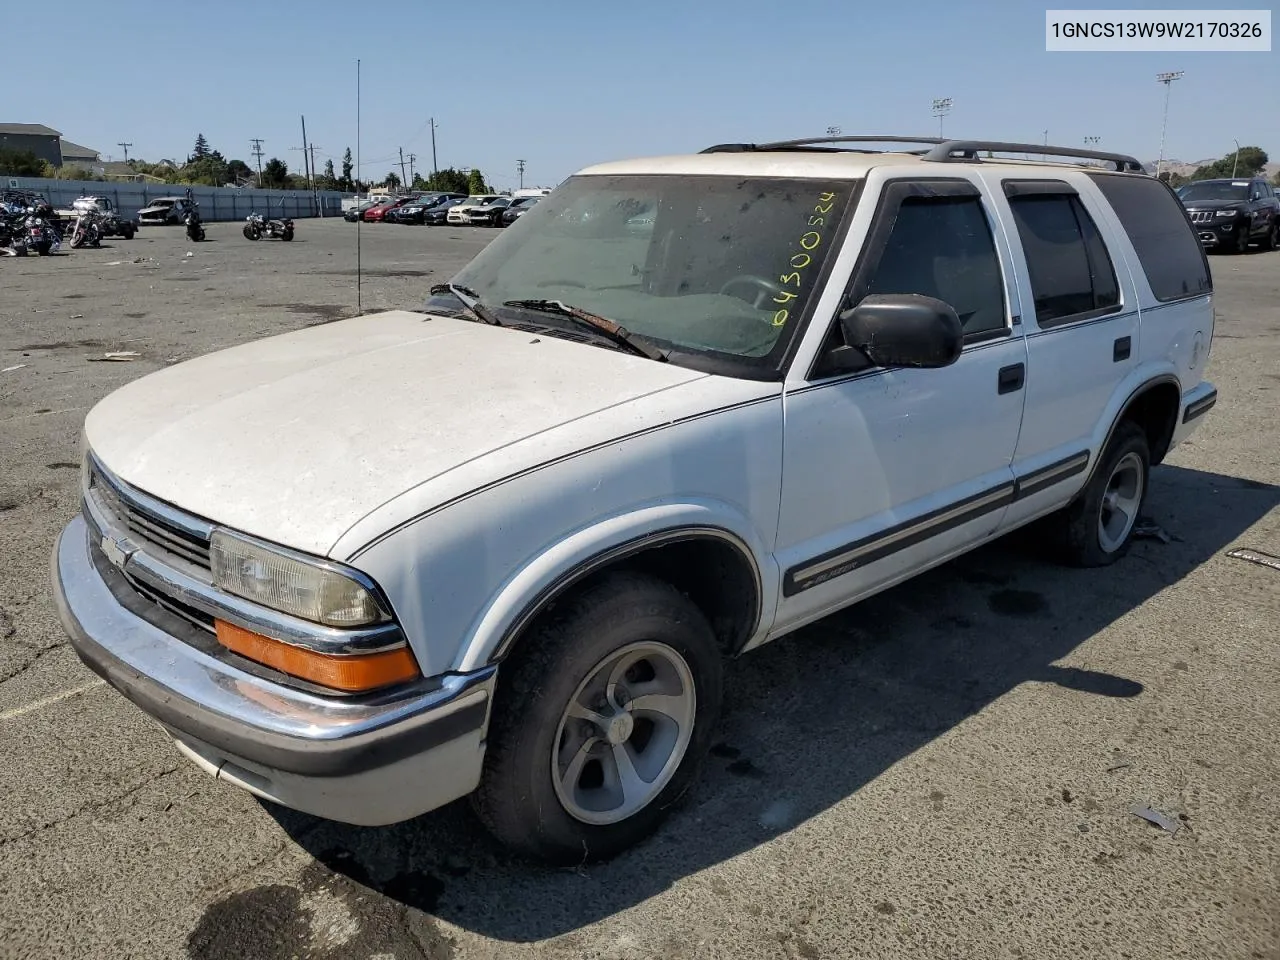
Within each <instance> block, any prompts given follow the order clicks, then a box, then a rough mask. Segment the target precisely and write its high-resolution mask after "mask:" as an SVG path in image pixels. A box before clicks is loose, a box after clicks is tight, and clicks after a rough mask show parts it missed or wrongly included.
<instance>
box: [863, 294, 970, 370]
mask: <svg viewBox="0 0 1280 960" xmlns="http://www.w3.org/2000/svg"><path fill="white" fill-rule="evenodd" d="M840 330H841V333H842V334H843V335H844V342H845V344H846V345H847V346H848V347H853V348H855V349H856V350H858V351H859V352H861V353H862V354H863V355H865V356H866V358H867V359H868V360H870V361H871V362H872V363H873V364H875V365H876V366H878V367H918V368H919V367H947V366H950V365H951V364H953V363H955V362H956V360H958V359H959V358H960V351H961V350H962V349H964V329H963V328H962V327H961V325H960V318H959V317H958V316H957V315H956V311H955V309H954V308H953V307H952V306H951V305H950V304H947V303H944V302H943V301H941V300H936V299H934V298H933V297H922V296H920V295H918V294H914V293H891V294H873V295H871V296H869V297H866V298H864V299H863V300H862V302H861V303H859V304H858V305H857V306H856V307H853V308H852V309H849V310H845V311H844V312H843V313H841V314H840Z"/></svg>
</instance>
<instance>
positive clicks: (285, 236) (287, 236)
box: [280, 230, 293, 243]
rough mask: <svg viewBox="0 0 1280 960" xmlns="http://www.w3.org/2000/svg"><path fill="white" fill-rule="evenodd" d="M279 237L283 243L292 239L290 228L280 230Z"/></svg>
mask: <svg viewBox="0 0 1280 960" xmlns="http://www.w3.org/2000/svg"><path fill="white" fill-rule="evenodd" d="M280 239H281V240H283V241H284V242H285V243H288V242H289V241H290V240H292V239H293V231H292V230H283V231H281V233H280Z"/></svg>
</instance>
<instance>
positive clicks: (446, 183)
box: [426, 167, 471, 193]
mask: <svg viewBox="0 0 1280 960" xmlns="http://www.w3.org/2000/svg"><path fill="white" fill-rule="evenodd" d="M426 184H427V189H428V190H441V191H443V192H445V193H469V192H470V190H469V188H470V186H471V183H470V178H469V177H468V176H467V173H466V171H465V170H455V169H453V167H446V168H445V169H443V170H438V171H436V172H435V173H433V174H432V175H431V176H429V177H427V181H426Z"/></svg>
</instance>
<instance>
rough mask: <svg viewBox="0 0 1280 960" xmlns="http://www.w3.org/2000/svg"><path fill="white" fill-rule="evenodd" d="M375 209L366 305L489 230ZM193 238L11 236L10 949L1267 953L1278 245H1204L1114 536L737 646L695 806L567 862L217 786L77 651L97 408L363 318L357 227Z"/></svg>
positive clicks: (690, 954)
mask: <svg viewBox="0 0 1280 960" xmlns="http://www.w3.org/2000/svg"><path fill="white" fill-rule="evenodd" d="M360 229H361V238H362V255H361V262H362V267H363V269H362V278H361V283H360V292H359V299H360V306H362V307H363V309H364V310H366V311H369V310H379V309H390V308H414V307H417V306H419V305H420V304H421V303H422V301H423V300H424V299H425V298H426V288H427V287H428V286H429V285H430V284H432V283H434V282H439V281H441V280H444V279H447V278H448V277H449V275H450V274H451V273H452V272H453V270H455V269H456V268H457V267H459V266H461V265H462V264H463V263H465V262H466V261H467V260H468V259H469V258H470V257H471V256H473V255H474V254H475V253H476V252H477V251H478V250H479V249H481V248H482V246H483V245H484V244H485V243H487V242H488V241H489V240H490V239H492V237H493V236H494V235H495V231H491V230H485V229H468V228H449V227H444V228H423V227H400V226H395V225H366V226H363V227H361V228H360ZM208 233H209V238H210V239H209V241H208V242H205V243H199V244H191V243H188V242H187V241H186V240H185V238H184V237H183V235H182V231H181V229H180V228H179V229H165V228H153V229H147V230H144V231H142V232H141V233H140V234H139V235H138V237H137V238H135V239H134V240H132V241H123V240H114V241H107V242H106V244H105V245H104V247H103V248H102V249H100V250H87V251H86V250H79V251H72V252H69V253H67V254H66V255H64V256H56V257H50V258H34V257H32V258H27V259H25V260H17V259H5V260H0V464H2V465H3V466H2V467H0V757H3V762H0V958H62V957H76V958H80V957H84V958H102V957H122V958H123V957H146V958H168V957H173V958H191V960H207V958H255V960H259V958H260V960H277V958H289V957H306V958H321V960H330V958H332V960H339V958H341V960H347V958H351V960H374V958H389V957H391V958H401V957H429V958H433V960H445V958H448V960H455V958H456V960H462V958H508V957H511V958H548V960H550V958H556V960H560V958H566V960H567V958H598V960H605V958H609V960H641V958H644V960H648V958H664V960H676V958H682V960H683V958H720V957H731V958H735V960H747V958H757V957H759V958H775V957H776V958H801V960H818V958H850V957H872V958H878V960H879V958H885V960H889V958H899V957H901V958H912V960H918V958H921V957H929V958H933V957H938V958H974V960H1001V958H1010V960H1012V958H1021V960H1029V958H1032V957H1034V958H1036V960H1049V958H1073V960H1075V958H1079V957H1084V956H1088V957H1107V958H1110V957H1117V958H1119V957H1127V958H1134V960H1138V958H1142V960H1147V958H1150V960H1170V958H1175V957H1189V958H1191V957H1194V958H1198V960H1199V958H1232V960H1234V958H1239V960H1280V790H1278V789H1277V784H1280V747H1278V746H1277V731H1278V730H1280V724H1278V722H1277V721H1278V720H1280V654H1278V652H1277V651H1278V645H1277V638H1278V637H1280V571H1277V570H1275V569H1271V568H1268V567H1265V566H1261V565H1257V564H1253V563H1248V562H1246V561H1243V560H1240V559H1235V558H1231V557H1228V556H1227V555H1226V552H1227V551H1228V550H1231V549H1232V548H1236V547H1248V548H1253V549H1255V550H1261V551H1267V552H1270V553H1273V554H1280V511H1277V509H1276V508H1277V505H1280V442H1278V441H1280V416H1278V414H1280V253H1262V252H1257V253H1253V254H1250V255H1247V256H1214V257H1212V258H1211V260H1210V262H1211V265H1212V267H1213V272H1214V278H1215V282H1216V285H1217V290H1218V293H1217V329H1216V336H1215V341H1214V345H1213V352H1212V355H1211V362H1210V373H1209V375H1210V378H1211V379H1213V380H1214V381H1215V382H1216V384H1217V386H1218V388H1219V391H1220V399H1219V402H1218V405H1217V406H1216V407H1215V409H1214V410H1213V411H1211V413H1210V414H1209V415H1208V417H1207V419H1206V422H1205V423H1204V425H1203V426H1202V427H1201V429H1200V431H1199V432H1198V433H1197V434H1196V435H1195V436H1194V438H1193V439H1192V441H1191V442H1190V443H1188V444H1186V445H1185V446H1183V447H1181V448H1179V449H1178V450H1177V451H1176V452H1175V453H1174V454H1173V455H1172V456H1171V457H1170V459H1169V462H1168V463H1167V465H1165V466H1162V467H1160V468H1158V469H1157V470H1156V471H1155V472H1154V474H1153V479H1152V490H1151V494H1150V498H1149V501H1148V514H1149V520H1150V521H1151V523H1150V527H1151V530H1150V533H1149V535H1148V536H1146V537H1144V538H1143V539H1141V540H1140V541H1139V542H1137V543H1136V544H1135V546H1134V549H1133V552H1132V554H1131V555H1130V556H1129V557H1128V558H1126V559H1125V560H1124V561H1123V562H1122V563H1120V564H1119V565H1117V566H1115V567H1113V568H1109V569H1105V570H1064V569H1062V568H1059V567H1056V566H1054V565H1052V564H1050V563H1047V562H1046V561H1045V560H1043V559H1042V558H1041V555H1040V552H1039V551H1038V549H1037V546H1038V545H1037V544H1036V543H1035V542H1034V538H1032V537H1028V536H1022V537H1014V538H1010V539H1009V540H1006V541H1002V542H1000V543H997V544H995V545H993V546H990V547H987V548H984V549H983V550H981V551H978V552H977V553H974V554H971V555H969V556H967V557H964V558H962V559H960V560H957V561H955V562H953V563H951V564H948V565H947V566H945V567H943V568H941V569H939V570H936V571H933V572H932V573H929V574H927V575H925V576H923V577H921V578H918V579H916V580H914V581H912V582H910V583H908V584H905V585H904V586H902V587H899V588H897V589H895V590H893V591H890V592H889V593H886V594H884V595H882V596H880V597H877V598H874V599H873V600H871V601H868V602H866V603H864V604H861V605H859V606H858V607H855V608H853V609H851V610H848V611H845V612H844V613H841V614H839V615H836V616H834V617H831V618H829V619H827V620H824V621H822V622H820V623H818V624H815V625H813V626H812V627H809V628H806V629H805V630H804V631H802V632H801V633H800V634H797V635H795V636H793V637H790V638H787V639H785V640H782V641H779V642H778V643H775V644H772V645H770V646H768V647H765V648H763V649H761V650H759V651H756V652H754V653H752V654H748V655H747V656H745V657H743V658H742V659H740V660H738V661H735V662H734V663H733V664H731V665H730V667H729V669H728V672H727V677H726V684H727V686H726V689H727V701H726V712H725V717H724V720H723V722H722V729H721V731H720V733H719V735H718V737H717V744H716V746H715V748H714V750H713V755H712V757H711V760H710V763H709V764H708V767H707V769H706V771H705V774H704V776H703V778H702V780H701V782H700V784H699V786H698V787H697V788H696V790H695V791H694V793H693V795H692V796H691V798H690V800H689V802H688V803H687V804H686V805H685V806H684V808H683V809H682V810H681V811H679V812H678V813H677V815H676V816H675V817H674V818H673V819H672V820H670V821H669V823H668V824H667V826H666V827H665V828H664V829H663V830H662V831H661V832H660V833H659V834H658V835H657V836H656V837H654V838H653V839H652V840H650V841H649V842H647V843H645V844H643V845H642V846H640V847H639V848H637V849H635V850H633V851H631V852H629V853H627V854H625V855H623V856H622V857H620V858H618V859H617V860H615V861H613V862H612V863H609V864H605V865H602V866H594V867H588V868H584V869H579V870H568V871H560V870H547V869H543V868H540V867H536V866H531V865H528V864H524V863H521V862H519V861H516V860H514V859H512V858H511V857H510V856H509V855H508V854H506V853H505V851H503V850H502V849H501V848H499V847H498V846H497V845H496V844H494V843H493V842H492V841H490V840H489V839H488V837H487V836H486V835H485V834H484V833H483V831H482V830H481V828H480V827H479V826H478V825H477V823H476V822H475V820H474V819H473V817H472V816H471V814H470V812H469V810H468V809H467V808H466V806H465V804H456V805H454V806H451V807H449V808H447V809H445V810H441V811H438V812H436V813H434V814H430V815H428V816H426V817H423V818H420V819H418V820H416V821H413V822H410V823H407V824H401V825H398V826H395V827H390V828H381V829H364V828H355V827H347V826H342V825H339V824H335V823H331V822H326V821H322V820H318V819H316V818H313V817H309V816H305V815H302V814H296V813H293V812H291V811H287V810H281V809H278V808H272V807H269V806H268V805H265V804H263V803H260V802H259V801H257V800H255V799H254V798H253V797H251V796H249V795H248V794H245V793H243V792H241V791H238V790H236V789H235V788H233V787H230V786H227V785H224V784H221V783H216V782H214V781H212V780H210V779H209V778H208V777H207V776H206V775H205V774H203V773H202V772H201V771H200V770H198V769H197V768H196V767H195V766H194V765H192V764H191V763H189V762H188V761H186V760H185V759H184V758H182V757H181V756H180V755H179V754H178V753H177V751H176V750H175V749H174V748H173V747H172V745H171V743H170V742H169V740H168V739H167V737H166V736H165V735H164V734H163V733H162V732H161V731H160V730H159V729H158V728H157V727H156V726H155V725H154V724H153V723H151V722H150V721H149V720H147V719H146V718H145V717H144V716H143V715H142V714H141V713H140V712H139V711H138V710H137V709H136V708H134V707H133V706H132V705H131V704H130V703H128V702H127V701H126V700H124V699H123V698H122V697H121V696H119V695H118V694H116V693H115V692H113V691H112V690H110V689H109V688H107V687H105V686H103V685H102V684H101V683H100V682H99V681H98V680H97V678H96V677H95V676H94V675H93V674H92V673H91V672H89V671H88V670H87V669H86V668H84V667H83V666H81V665H80V663H79V661H78V660H77V659H76V657H75V655H74V654H73V652H72V651H71V649H70V648H69V646H68V645H67V643H66V641H65V638H64V635H63V633H62V630H61V627H60V626H59V625H58V623H57V620H56V617H55V614H54V611H53V606H52V602H51V598H50V589H49V552H50V549H51V546H52V543H53V540H54V537H55V536H56V534H57V531H58V529H59V528H60V527H61V526H62V525H63V524H64V523H66V521H67V520H69V519H70V518H71V517H72V516H73V515H74V513H75V511H76V509H77V465H78V459H79V450H78V442H79V429H80V424H81V423H82V421H83V418H84V416H85V414H86V413H87V411H88V410H89V408H90V407H91V406H92V405H93V404H94V403H95V402H96V401H97V400H98V399H100V398H101V397H103V396H105V395H106V394H107V393H109V392H110V391H112V390H113V389H115V388H117V387H119V386H120V385H122V384H124V383H126V382H128V381H130V380H132V379H134V378H136V377H139V376H142V375H144V374H146V373H148V372H150V371H153V370H156V369H159V368H161V367H163V366H165V365H168V364H171V363H174V362H177V361H178V360H180V359H185V358H189V357H192V356H196V355H199V354H203V353H206V352H209V351H211V350H215V349H218V348H220V347H225V346H230V345H232V344H235V343H240V342H243V341H246V340H250V339H254V338H257V337H261V336H266V335H270V334H273V333H277V332H283V331H286V330H291V329H296V328H298V327H302V326H306V325H309V324H315V323H324V322H329V321H331V320H335V319H339V318H341V317H344V316H350V315H354V314H355V312H356V311H357V277H356V245H355V234H356V227H355V226H354V225H353V224H348V223H344V222H341V221H324V222H314V221H299V223H298V236H297V239H296V240H295V241H293V242H292V243H288V244H286V243H281V242H279V241H269V240H263V241H259V242H257V243H253V242H251V241H248V240H246V239H244V238H243V237H241V236H240V234H239V225H237V224H210V225H209V226H208ZM188 254H190V255H188ZM107 354H124V356H123V357H116V358H108V357H107ZM1135 806H1137V807H1139V808H1150V809H1151V810H1153V811H1155V812H1156V813H1158V814H1160V815H1162V816H1163V817H1165V818H1167V820H1166V825H1167V827H1171V828H1173V829H1166V828H1162V827H1159V826H1156V825H1153V824H1152V823H1149V822H1148V821H1147V820H1145V819H1142V818H1141V817H1139V816H1137V815H1135V814H1134V813H1133V812H1131V811H1132V809H1133V808H1134V807H1135Z"/></svg>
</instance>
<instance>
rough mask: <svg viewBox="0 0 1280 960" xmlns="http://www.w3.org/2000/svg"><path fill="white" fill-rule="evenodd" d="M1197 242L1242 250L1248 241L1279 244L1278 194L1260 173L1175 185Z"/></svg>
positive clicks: (1267, 247) (1264, 246)
mask: <svg viewBox="0 0 1280 960" xmlns="http://www.w3.org/2000/svg"><path fill="white" fill-rule="evenodd" d="M1178 199H1179V200H1181V201H1182V205H1183V207H1185V208H1186V210H1187V216H1189V217H1190V218H1191V223H1192V225H1193V226H1194V227H1195V228H1196V234H1197V235H1198V236H1199V237H1200V242H1201V243H1202V244H1204V246H1206V247H1208V248H1210V249H1224V250H1231V251H1233V252H1235V253H1244V252H1245V251H1246V250H1248V248H1249V244H1251V243H1258V244H1261V245H1262V249H1264V250H1275V249H1276V248H1277V247H1280V198H1277V197H1276V192H1275V189H1274V188H1273V187H1272V186H1271V184H1269V183H1267V181H1266V180H1265V179H1263V178H1262V177H1241V178H1239V179H1230V180H1228V179H1222V180H1197V181H1195V182H1194V183H1188V184H1184V185H1183V186H1182V187H1179V188H1178Z"/></svg>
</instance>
